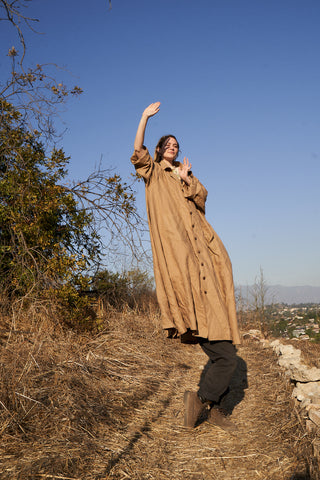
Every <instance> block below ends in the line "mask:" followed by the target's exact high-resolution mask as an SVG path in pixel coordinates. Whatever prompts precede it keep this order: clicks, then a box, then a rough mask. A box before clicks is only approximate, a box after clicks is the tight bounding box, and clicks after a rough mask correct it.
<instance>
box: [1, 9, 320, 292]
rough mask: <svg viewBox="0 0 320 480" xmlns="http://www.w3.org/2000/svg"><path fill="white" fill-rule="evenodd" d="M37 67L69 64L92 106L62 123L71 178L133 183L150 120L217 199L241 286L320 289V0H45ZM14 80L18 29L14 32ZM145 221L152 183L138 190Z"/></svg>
mask: <svg viewBox="0 0 320 480" xmlns="http://www.w3.org/2000/svg"><path fill="white" fill-rule="evenodd" d="M28 15H29V16H30V17H37V18H38V19H39V20H40V22H39V24H38V25H37V30H38V31H40V32H43V34H41V35H37V34H34V33H31V32H28V33H26V40H27V47H28V50H27V56H26V60H25V62H26V65H28V64H36V63H57V64H59V65H60V66H62V67H66V69H67V70H68V71H69V72H71V75H70V76H66V74H64V73H61V75H62V78H63V79H64V80H66V81H67V82H68V83H69V84H72V83H74V84H78V85H79V86H80V87H81V88H82V89H83V90H84V93H83V95H81V96H80V98H79V99H77V100H72V101H70V103H69V104H68V105H67V109H66V111H65V112H64V113H63V115H62V119H63V121H64V122H65V127H66V128H67V131H66V133H65V135H64V138H63V140H62V142H61V145H62V146H63V148H64V150H65V152H66V154H67V155H70V156H71V161H70V176H71V177H72V178H73V179H75V180H77V179H78V178H83V177H85V176H86V175H87V174H88V173H89V172H90V171H91V170H92V168H93V167H94V165H95V164H97V163H99V160H100V158H102V164H103V166H104V167H114V168H115V171H116V172H117V173H119V174H121V176H122V177H123V179H129V175H130V173H131V172H133V167H132V166H131V164H130V156H131V153H132V145H133V140H134V136H135V131H136V127H137V124H138V122H139V119H140V115H141V113H142V110H143V109H144V108H145V106H147V105H148V104H149V103H151V102H154V101H158V100H159V101H161V109H160V112H159V114H158V115H157V116H156V117H153V118H152V119H151V120H150V122H149V126H148V129H147V134H146V139H145V143H146V145H147V146H148V147H149V148H150V150H151V151H152V152H153V149H154V146H155V144H156V142H157V140H158V138H159V137H160V136H161V135H163V134H166V133H173V134H175V135H176V136H177V138H178V140H179V142H180V146H181V154H180V155H181V158H183V157H184V156H187V157H188V158H189V159H190V161H191V163H192V165H193V173H194V174H195V175H196V176H197V177H198V178H199V179H200V180H201V181H202V183H203V184H204V185H205V186H206V188H207V190H208V191H209V195H208V200H207V214H206V215H207V218H208V220H209V221H210V223H211V224H212V225H213V227H214V228H215V230H216V231H217V232H218V234H219V235H220V236H221V238H222V240H223V242H224V244H225V245H226V247H227V249H228V252H229V254H230V257H231V260H232V264H233V270H234V279H235V283H236V284H244V285H245V284H251V283H253V282H254V280H255V277H256V276H257V275H258V274H259V269H260V267H262V269H263V271H264V275H265V278H266V280H267V283H269V284H282V285H288V286H291V285H313V286H320V250H319V245H320V221H319V220H320V200H319V197H320V194H319V179H320V168H319V162H320V148H319V143H320V132H319V127H320V118H319V116H320V91H319V87H320V55H319V47H320V28H319V24H320V2H319V0H280V1H279V0H241V1H239V0H198V1H194V0H193V1H191V0H112V9H111V10H110V9H109V8H108V1H107V0H95V2H88V1H87V0H67V1H65V0H55V1H54V2H52V1H50V0H32V2H30V4H29V8H28ZM0 44H1V57H0V76H1V77H2V75H3V74H4V72H5V71H6V66H7V64H8V60H7V57H6V53H7V51H8V49H9V48H10V47H11V46H12V45H15V46H16V48H18V49H19V45H18V39H17V37H16V35H15V32H14V30H13V29H12V27H10V26H9V25H8V24H7V23H4V22H1V23H0ZM136 188H137V190H138V205H139V209H140V211H141V212H145V205H144V186H143V184H142V183H140V184H138V185H137V186H136Z"/></svg>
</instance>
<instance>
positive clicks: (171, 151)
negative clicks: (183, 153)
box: [162, 137, 179, 163]
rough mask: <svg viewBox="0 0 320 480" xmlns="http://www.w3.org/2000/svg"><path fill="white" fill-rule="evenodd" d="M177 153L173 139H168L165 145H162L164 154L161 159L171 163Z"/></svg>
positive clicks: (176, 145)
mask: <svg viewBox="0 0 320 480" xmlns="http://www.w3.org/2000/svg"><path fill="white" fill-rule="evenodd" d="M178 152H179V145H178V142H177V140H176V139H175V138H173V137H169V138H168V140H167V142H166V144H165V145H164V152H163V154H162V158H163V159H164V160H167V162H170V163H172V162H173V161H174V160H175V158H176V157H177V155H178Z"/></svg>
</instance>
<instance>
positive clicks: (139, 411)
mask: <svg viewBox="0 0 320 480" xmlns="http://www.w3.org/2000/svg"><path fill="white" fill-rule="evenodd" d="M0 339H1V346H0V371H1V387H0V432H1V445H0V472H1V473H0V478H1V479H3V480H7V479H8V480H9V479H10V480H15V479H19V480H25V479H26V480H38V479H54V480H58V479H60V480H62V479H64V480H104V479H105V480H107V479H117V480H125V479H131V480H149V479H150V480H151V479H152V480H165V479H166V480H168V479H171V480H205V479H215V480H220V479H221V480H222V479H223V480H231V479H232V480H236V479H237V480H238V479H239V480H240V479H241V480H244V479H245V480H246V479H248V480H251V479H252V480H253V479H255V480H262V479H270V480H271V479H272V480H289V479H291V480H307V479H314V480H316V479H319V478H320V477H319V474H318V472H319V466H318V464H317V461H316V459H314V458H313V457H312V442H313V440H314V438H315V437H314V434H313V436H311V434H307V433H306V431H305V427H304V419H303V416H302V415H298V410H297V409H296V407H295V405H294V403H293V401H292V399H291V390H292V386H291V385H290V384H289V383H288V381H287V380H286V378H285V376H284V375H283V374H282V372H281V370H280V368H279V367H278V366H277V363H276V357H275V356H274V354H273V352H272V351H271V349H263V348H262V347H261V346H260V344H259V343H257V342H254V341H252V340H250V341H249V340H246V341H245V342H244V343H243V345H242V346H241V347H240V348H239V350H238V356H239V362H238V369H237V372H236V374H235V376H234V379H233V382H232V388H231V391H230V394H229V395H228V397H227V398H226V407H227V408H228V409H229V410H230V411H232V419H233V421H234V423H236V424H237V425H238V427H239V431H238V432H237V433H236V434H233V435H231V434H228V433H226V432H224V431H222V430H219V429H218V428H216V427H214V426H212V425H209V424H208V423H207V422H206V421H203V422H202V423H201V424H200V425H199V426H198V427H197V428H195V429H193V430H187V429H185V428H184V427H183V426H182V424H183V392H184V391H185V390H186V389H196V388H197V382H198V380H199V376H200V373H201V369H202V367H203V366H204V364H205V362H206V357H205V355H204V354H203V353H202V351H201V349H200V348H199V347H198V346H194V345H182V344H180V343H179V342H178V341H176V340H167V339H165V338H164V335H163V333H162V331H161V328H160V325H159V319H158V317H157V315H156V314H152V313H151V314H150V315H149V317H148V318H147V317H146V316H144V317H143V316H139V315H137V314H135V313H134V312H132V311H127V312H124V313H121V314H120V313H115V312H113V313H112V312H111V313H110V312H109V314H108V316H107V318H106V322H105V328H104V330H103V331H101V332H100V333H99V334H85V333H81V334H80V333H76V332H71V331H65V330H63V329H62V328H61V327H59V326H57V325H55V324H54V322H53V321H49V320H48V319H46V320H44V316H43V315H42V314H41V312H37V313H35V312H33V313H31V314H30V315H29V316H28V319H24V320H20V321H17V320H15V322H14V324H13V323H12V319H2V323H1V331H0Z"/></svg>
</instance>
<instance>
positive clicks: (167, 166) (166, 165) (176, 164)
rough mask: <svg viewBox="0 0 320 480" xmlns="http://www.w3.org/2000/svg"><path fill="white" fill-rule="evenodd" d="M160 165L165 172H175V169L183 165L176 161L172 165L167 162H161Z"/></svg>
mask: <svg viewBox="0 0 320 480" xmlns="http://www.w3.org/2000/svg"><path fill="white" fill-rule="evenodd" d="M159 165H160V167H161V168H162V169H163V170H173V169H174V168H177V167H180V165H181V163H180V162H177V161H174V162H173V164H172V165H171V163H170V162H168V161H167V160H161V162H159Z"/></svg>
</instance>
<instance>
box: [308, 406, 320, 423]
mask: <svg viewBox="0 0 320 480" xmlns="http://www.w3.org/2000/svg"><path fill="white" fill-rule="evenodd" d="M309 418H310V420H312V421H313V423H315V424H316V425H317V426H318V427H320V409H319V408H312V409H310V410H309Z"/></svg>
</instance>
